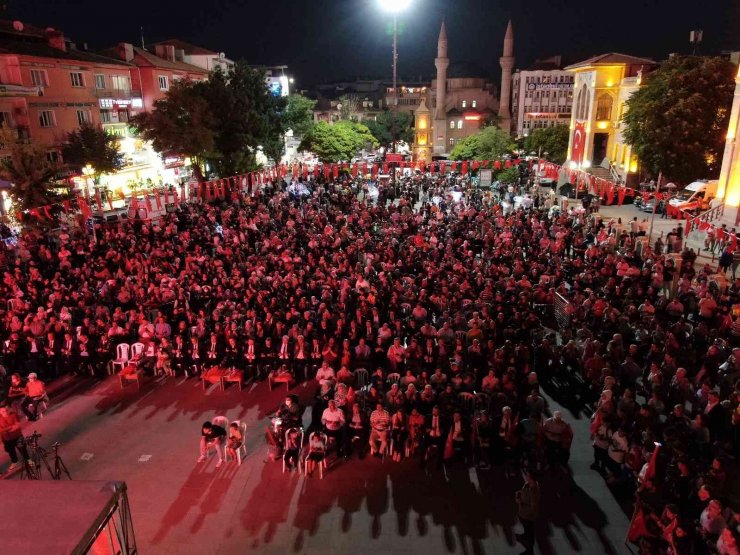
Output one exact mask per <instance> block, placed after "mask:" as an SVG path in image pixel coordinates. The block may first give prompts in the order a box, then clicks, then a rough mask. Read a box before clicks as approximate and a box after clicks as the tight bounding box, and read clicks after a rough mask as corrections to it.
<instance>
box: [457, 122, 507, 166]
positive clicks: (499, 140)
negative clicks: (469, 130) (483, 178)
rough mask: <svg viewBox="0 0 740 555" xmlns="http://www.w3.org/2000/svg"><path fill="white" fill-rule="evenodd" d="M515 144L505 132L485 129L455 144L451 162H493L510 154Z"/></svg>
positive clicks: (494, 128) (496, 128)
mask: <svg viewBox="0 0 740 555" xmlns="http://www.w3.org/2000/svg"><path fill="white" fill-rule="evenodd" d="M515 146H516V144H515V143H514V141H513V140H512V138H511V136H509V134H508V133H507V132H506V131H502V130H501V129H499V128H498V127H486V128H484V129H481V130H480V131H479V132H478V133H476V134H475V135H469V136H467V137H465V138H464V139H463V140H462V141H460V142H459V143H457V144H456V145H455V147H454V148H453V149H452V152H450V159H452V160H495V159H496V158H500V157H501V156H503V155H504V154H509V153H511V151H512V150H514V148H515Z"/></svg>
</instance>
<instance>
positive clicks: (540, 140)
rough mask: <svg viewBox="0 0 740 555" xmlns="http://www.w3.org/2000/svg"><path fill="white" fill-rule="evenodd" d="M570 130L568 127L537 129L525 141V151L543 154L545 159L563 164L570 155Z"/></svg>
mask: <svg viewBox="0 0 740 555" xmlns="http://www.w3.org/2000/svg"><path fill="white" fill-rule="evenodd" d="M569 135H570V130H569V129H568V126H567V125H556V126H554V127H544V128H542V129H535V130H534V131H532V133H531V134H530V135H529V136H528V137H526V138H525V139H524V150H526V151H527V152H528V153H530V154H531V153H532V152H534V153H535V154H538V155H539V154H541V155H542V157H543V158H547V159H548V160H550V161H552V162H555V163H556V164H562V163H563V162H565V158H566V156H567V155H568V139H569Z"/></svg>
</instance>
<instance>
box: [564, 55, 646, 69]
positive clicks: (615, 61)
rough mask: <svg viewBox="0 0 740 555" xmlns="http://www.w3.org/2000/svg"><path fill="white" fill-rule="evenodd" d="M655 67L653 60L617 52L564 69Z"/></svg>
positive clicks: (595, 57)
mask: <svg viewBox="0 0 740 555" xmlns="http://www.w3.org/2000/svg"><path fill="white" fill-rule="evenodd" d="M620 64H624V65H638V64H643V65H657V62H656V61H654V60H651V59H650V58H638V57H637V56H630V55H629V54H620V53H619V52H610V53H608V54H600V55H598V56H594V57H593V58H589V59H588V60H584V61H582V62H578V63H575V64H572V65H569V66H568V67H566V68H565V69H578V68H582V67H589V66H609V65H620Z"/></svg>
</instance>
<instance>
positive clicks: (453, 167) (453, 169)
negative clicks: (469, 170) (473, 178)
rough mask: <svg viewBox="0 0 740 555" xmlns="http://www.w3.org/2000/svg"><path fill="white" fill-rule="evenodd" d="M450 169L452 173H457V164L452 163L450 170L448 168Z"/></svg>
mask: <svg viewBox="0 0 740 555" xmlns="http://www.w3.org/2000/svg"><path fill="white" fill-rule="evenodd" d="M450 169H451V170H452V171H453V172H456V171H457V162H452V164H451V168H450Z"/></svg>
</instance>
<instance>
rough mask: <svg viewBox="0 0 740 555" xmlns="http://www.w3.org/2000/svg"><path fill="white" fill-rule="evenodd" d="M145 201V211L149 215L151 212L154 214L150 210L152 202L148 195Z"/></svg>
mask: <svg viewBox="0 0 740 555" xmlns="http://www.w3.org/2000/svg"><path fill="white" fill-rule="evenodd" d="M145 200H146V209H147V211H148V212H149V213H150V214H151V213H152V212H154V210H153V209H152V201H151V199H150V198H149V195H147V196H146V199H145Z"/></svg>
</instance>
